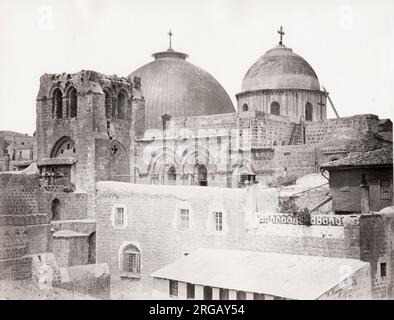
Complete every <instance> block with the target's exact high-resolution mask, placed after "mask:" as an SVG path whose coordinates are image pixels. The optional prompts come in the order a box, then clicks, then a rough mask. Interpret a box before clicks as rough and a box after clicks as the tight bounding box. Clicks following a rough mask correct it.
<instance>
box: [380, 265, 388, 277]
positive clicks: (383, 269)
mask: <svg viewBox="0 0 394 320" xmlns="http://www.w3.org/2000/svg"><path fill="white" fill-rule="evenodd" d="M380 276H381V277H382V278H384V277H387V264H386V263H385V262H383V263H381V264H380Z"/></svg>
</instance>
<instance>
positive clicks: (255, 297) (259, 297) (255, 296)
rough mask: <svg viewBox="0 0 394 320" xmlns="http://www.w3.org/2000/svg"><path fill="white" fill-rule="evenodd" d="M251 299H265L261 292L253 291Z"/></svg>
mask: <svg viewBox="0 0 394 320" xmlns="http://www.w3.org/2000/svg"><path fill="white" fill-rule="evenodd" d="M253 300H265V296H264V295H263V294H261V293H253Z"/></svg>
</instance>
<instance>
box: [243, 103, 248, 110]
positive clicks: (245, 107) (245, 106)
mask: <svg viewBox="0 0 394 320" xmlns="http://www.w3.org/2000/svg"><path fill="white" fill-rule="evenodd" d="M248 110H249V107H248V104H247V103H244V105H243V106H242V111H248Z"/></svg>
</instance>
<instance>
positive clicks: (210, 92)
mask: <svg viewBox="0 0 394 320" xmlns="http://www.w3.org/2000/svg"><path fill="white" fill-rule="evenodd" d="M153 57H154V58H155V60H154V61H152V62H150V63H148V64H146V65H144V66H142V67H141V68H139V69H137V70H136V71H134V72H133V73H131V74H130V75H129V78H130V79H132V78H133V77H134V76H137V77H140V78H141V90H142V95H143V96H144V98H145V110H146V111H145V126H146V129H150V128H161V127H162V122H161V121H162V120H161V116H162V115H164V114H168V115H170V116H171V117H176V116H197V115H210V114H218V113H229V112H235V109H234V106H233V104H232V102H231V99H230V97H229V96H228V94H227V93H226V91H225V90H224V89H223V87H222V86H221V85H220V83H219V82H217V81H216V80H215V78H213V77H212V76H211V75H210V74H209V73H208V72H206V71H204V70H203V69H201V68H199V67H196V66H195V65H193V64H191V63H189V62H187V61H186V58H187V57H188V56H187V55H186V54H184V53H180V52H175V51H174V50H172V49H169V50H167V51H165V52H159V53H155V54H153Z"/></svg>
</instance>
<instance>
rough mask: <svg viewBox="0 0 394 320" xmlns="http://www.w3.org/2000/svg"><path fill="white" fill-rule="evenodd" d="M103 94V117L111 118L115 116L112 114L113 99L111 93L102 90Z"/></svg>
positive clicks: (113, 110) (113, 109)
mask: <svg viewBox="0 0 394 320" xmlns="http://www.w3.org/2000/svg"><path fill="white" fill-rule="evenodd" d="M104 93H105V101H104V104H105V117H106V118H107V119H108V118H111V117H112V116H115V115H114V114H113V113H114V112H115V108H113V98H112V95H111V93H110V92H109V91H108V90H104Z"/></svg>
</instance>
